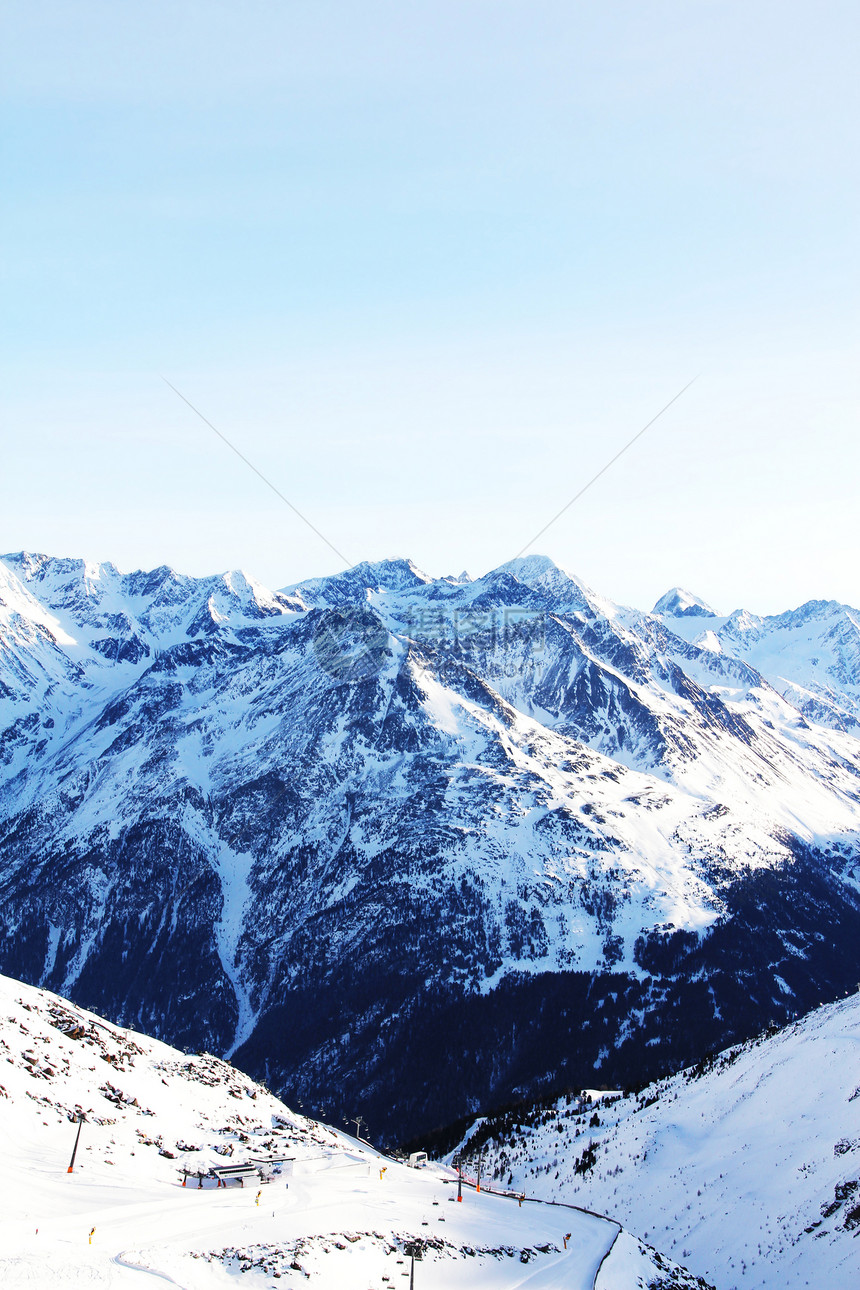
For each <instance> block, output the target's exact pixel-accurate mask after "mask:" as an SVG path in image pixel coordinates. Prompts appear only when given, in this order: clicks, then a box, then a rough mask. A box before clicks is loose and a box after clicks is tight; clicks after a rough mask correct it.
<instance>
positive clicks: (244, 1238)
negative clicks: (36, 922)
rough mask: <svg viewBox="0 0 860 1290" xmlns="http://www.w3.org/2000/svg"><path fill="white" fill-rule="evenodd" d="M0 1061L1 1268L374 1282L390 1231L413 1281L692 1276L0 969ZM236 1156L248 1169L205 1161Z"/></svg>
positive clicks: (65, 1279)
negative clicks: (417, 1250)
mask: <svg viewBox="0 0 860 1290" xmlns="http://www.w3.org/2000/svg"><path fill="white" fill-rule="evenodd" d="M0 1079H2V1082H0V1125H2V1130H3V1169H2V1174H0V1212H1V1213H2V1217H3V1240H2V1244H0V1283H2V1285H3V1286H18V1285H20V1286H36V1287H39V1286H57V1285H61V1286H66V1285H68V1286H79V1285H86V1286H90V1285H95V1286H134V1285H144V1284H146V1281H144V1280H143V1277H144V1276H146V1277H148V1278H149V1280H150V1283H151V1284H154V1283H155V1281H160V1282H166V1283H168V1284H171V1285H178V1286H182V1287H185V1288H186V1290H210V1288H211V1290H215V1288H217V1287H219V1286H225V1287H226V1286H228V1285H235V1284H236V1282H237V1277H238V1278H239V1280H240V1281H241V1283H242V1284H243V1285H247V1286H248V1287H249V1290H254V1287H260V1290H262V1288H263V1287H274V1286H276V1285H278V1286H283V1287H298V1286H305V1285H311V1286H319V1287H320V1290H325V1288H326V1287H329V1288H330V1290H343V1287H350V1286H355V1287H359V1286H360V1287H375V1286H378V1287H380V1288H381V1287H382V1285H383V1284H384V1283H385V1282H388V1283H389V1284H403V1283H404V1279H405V1278H406V1276H407V1273H408V1266H409V1260H408V1259H407V1257H406V1253H405V1247H406V1245H407V1244H408V1243H411V1244H412V1245H414V1244H416V1243H417V1244H418V1245H419V1246H420V1247H421V1253H422V1256H423V1257H422V1258H421V1259H420V1261H419V1262H418V1264H417V1270H416V1284H417V1285H420V1286H421V1287H427V1288H428V1290H432V1288H433V1287H437V1288H438V1290H442V1288H443V1287H445V1288H446V1290H447V1288H449V1287H450V1288H452V1290H456V1288H457V1287H464V1288H465V1287H467V1286H471V1285H474V1283H475V1281H476V1279H478V1280H480V1284H481V1285H482V1286H486V1287H488V1288H490V1290H492V1288H495V1290H514V1287H526V1286H527V1287H529V1288H530V1290H553V1288H554V1287H558V1286H562V1285H563V1286H564V1287H566V1288H567V1290H592V1287H596V1290H635V1288H636V1287H642V1286H644V1285H645V1284H646V1283H647V1284H656V1283H657V1281H658V1279H659V1284H660V1285H661V1286H663V1287H666V1290H669V1288H670V1287H677V1288H678V1290H682V1288H689V1290H692V1288H693V1287H694V1286H695V1285H696V1284H698V1283H697V1282H696V1281H695V1280H694V1279H693V1278H692V1277H690V1276H689V1275H688V1274H686V1273H685V1272H684V1271H683V1270H682V1269H680V1268H678V1267H676V1266H675V1265H674V1264H672V1263H671V1262H670V1261H668V1260H665V1259H663V1258H662V1257H661V1256H659V1255H657V1254H656V1253H655V1252H654V1251H653V1250H650V1249H649V1248H648V1247H646V1246H644V1245H643V1244H642V1242H640V1241H638V1240H636V1239H635V1238H633V1237H631V1236H629V1235H628V1234H627V1233H622V1234H619V1232H618V1225H617V1223H615V1222H612V1221H610V1220H607V1219H603V1218H600V1217H598V1216H595V1215H589V1214H586V1213H583V1212H575V1211H572V1210H560V1209H553V1208H551V1207H549V1206H546V1205H541V1204H533V1203H529V1204H526V1205H524V1206H520V1205H518V1204H517V1203H516V1201H513V1200H510V1199H506V1198H503V1197H492V1196H481V1197H478V1196H477V1195H476V1194H473V1193H471V1192H468V1191H467V1194H466V1197H465V1200H464V1202H463V1203H462V1204H457V1203H456V1200H455V1199H454V1196H455V1190H454V1187H453V1182H452V1174H451V1171H449V1170H445V1169H444V1168H438V1167H431V1168H428V1169H426V1170H423V1171H416V1170H410V1169H408V1168H407V1167H406V1166H405V1165H403V1164H401V1163H398V1162H396V1161H394V1160H391V1159H388V1158H386V1157H384V1156H381V1155H380V1154H379V1153H378V1152H376V1151H375V1150H374V1149H373V1148H372V1147H369V1146H368V1145H367V1144H365V1143H362V1142H359V1141H358V1140H356V1139H352V1138H349V1137H348V1136H347V1135H345V1134H343V1133H338V1132H336V1131H335V1130H333V1129H331V1128H328V1127H326V1126H324V1125H319V1124H316V1123H314V1122H313V1121H312V1120H308V1119H306V1118H304V1117H303V1116H297V1115H294V1114H293V1113H292V1112H290V1111H289V1110H288V1109H287V1108H286V1107H285V1106H284V1105H283V1104H282V1103H281V1102H279V1101H278V1100H277V1099H276V1098H274V1097H273V1096H272V1095H271V1094H270V1093H268V1092H267V1091H266V1090H265V1089H263V1088H262V1087H260V1086H259V1085H256V1084H254V1083H253V1082H252V1081H250V1080H249V1079H248V1078H247V1077H246V1076H244V1075H242V1074H241V1073H240V1072H238V1071H236V1070H234V1069H233V1068H232V1067H230V1066H228V1065H227V1064H226V1063H224V1062H221V1061H219V1060H218V1059H216V1058H213V1057H210V1056H208V1055H205V1054H198V1055H196V1056H189V1055H187V1054H184V1053H182V1052H179V1051H178V1050H176V1049H171V1048H169V1047H167V1046H166V1045H165V1044H162V1043H159V1042H158V1041H154V1040H151V1039H147V1038H146V1037H145V1036H142V1035H139V1034H135V1033H133V1032H129V1031H123V1030H119V1029H117V1028H115V1027H113V1026H111V1025H108V1024H107V1023H105V1022H104V1021H102V1020H101V1019H99V1018H98V1017H96V1016H94V1015H93V1014H92V1013H88V1012H84V1011H83V1010H81V1009H78V1008H75V1007H74V1006H73V1005H71V1004H69V1003H68V1002H67V1001H65V1000H63V999H60V998H59V997H58V996H56V995H52V994H49V993H47V992H44V991H40V990H36V989H33V988H31V987H28V986H25V985H22V984H20V983H18V982H15V981H12V980H10V979H9V978H5V977H4V978H0ZM80 1110H83V1111H84V1112H85V1114H86V1120H85V1121H84V1123H83V1124H82V1128H81V1139H80V1144H79V1147H78V1151H77V1156H76V1160H75V1167H74V1172H72V1173H69V1172H67V1170H68V1162H69V1159H70V1154H71V1150H72V1146H73V1143H74V1140H75V1134H76V1132H77V1125H76V1123H75V1122H74V1121H75V1117H76V1115H77V1114H78V1112H79V1111H80ZM251 1160H257V1161H258V1162H261V1169H262V1172H263V1175H264V1176H265V1181H263V1180H262V1179H261V1178H259V1177H256V1178H253V1179H252V1178H249V1179H248V1180H247V1183H246V1184H245V1185H243V1186H240V1185H239V1184H237V1183H236V1181H235V1180H234V1181H232V1182H230V1183H228V1184H227V1186H226V1187H224V1188H218V1187H216V1186H215V1185H214V1179H213V1178H212V1177H211V1176H209V1175H210V1171H211V1170H212V1168H213V1167H214V1166H223V1165H225V1164H230V1165H235V1164H240V1163H242V1162H247V1161H251ZM186 1170H187V1171H188V1172H189V1176H188V1181H187V1183H186V1185H185V1186H184V1187H183V1186H182V1185H181V1181H180V1179H181V1177H182V1176H184V1175H185V1171H186ZM195 1175H196V1176H195ZM201 1184H202V1185H201ZM568 1232H569V1233H570V1240H569V1242H568V1248H567V1249H565V1247H564V1240H563V1238H564V1236H565V1234H566V1233H568Z"/></svg>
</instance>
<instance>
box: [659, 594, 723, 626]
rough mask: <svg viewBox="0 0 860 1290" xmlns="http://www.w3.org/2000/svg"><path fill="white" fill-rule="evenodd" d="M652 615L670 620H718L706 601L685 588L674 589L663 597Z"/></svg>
mask: <svg viewBox="0 0 860 1290" xmlns="http://www.w3.org/2000/svg"><path fill="white" fill-rule="evenodd" d="M651 612H652V614H665V615H666V617H668V618H716V617H717V614H716V612H715V611H714V610H713V609H712V608H711V606H710V605H709V604H708V603H707V601H706V600H702V598H701V597H700V596H695V595H693V593H692V591H685V590H684V588H683V587H673V588H672V589H671V591H667V592H666V594H665V596H661V597H660V599H659V600H658V601H657V603H656V605H655V606H654V608H653V609H652V610H651Z"/></svg>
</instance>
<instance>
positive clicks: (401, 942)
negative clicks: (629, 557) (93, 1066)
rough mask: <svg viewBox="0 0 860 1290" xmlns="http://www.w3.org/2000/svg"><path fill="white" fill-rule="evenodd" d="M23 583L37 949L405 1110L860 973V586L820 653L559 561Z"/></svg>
mask: <svg viewBox="0 0 860 1290" xmlns="http://www.w3.org/2000/svg"><path fill="white" fill-rule="evenodd" d="M0 579H2V582H0V786H2V793H0V884H2V894H3V900H2V903H0V967H2V968H3V969H4V970H6V971H8V972H12V973H15V974H16V975H19V976H21V977H24V978H26V979H27V980H29V981H31V982H34V983H39V984H43V985H46V986H49V987H50V988H54V989H57V990H59V991H61V992H64V993H67V994H70V995H71V996H72V997H74V998H75V999H76V1000H77V1001H78V1002H81V1003H84V1004H87V1005H89V1006H92V1007H94V1008H98V1009H99V1010H100V1011H102V1012H104V1013H106V1014H108V1015H110V1016H111V1017H113V1018H114V1019H115V1020H117V1021H120V1022H122V1023H123V1024H128V1025H134V1026H136V1027H139V1028H141V1029H146V1030H148V1031H151V1032H153V1033H156V1034H158V1035H159V1036H161V1037H163V1038H167V1039H170V1040H172V1041H173V1042H179V1043H183V1044H187V1045H191V1046H199V1045H202V1046H205V1047H207V1048H209V1049H212V1050H213V1051H217V1052H219V1053H222V1054H233V1055H235V1058H236V1060H237V1061H238V1062H239V1063H240V1064H242V1065H244V1066H245V1068H247V1069H249V1070H251V1071H253V1072H254V1073H255V1074H256V1075H257V1076H258V1077H262V1078H265V1079H266V1080H267V1082H268V1083H270V1084H271V1085H272V1086H273V1087H276V1088H278V1089H279V1090H280V1091H281V1092H282V1093H284V1094H285V1095H286V1096H287V1097H288V1099H291V1100H293V1101H295V1100H297V1099H298V1098H302V1099H303V1100H304V1101H305V1103H306V1105H308V1106H309V1107H310V1106H314V1107H315V1108H316V1109H317V1110H320V1109H322V1108H326V1109H327V1110H329V1111H330V1112H331V1113H335V1112H337V1113H340V1112H343V1111H349V1112H353V1111H356V1110H360V1111H362V1112H363V1113H365V1114H366V1115H367V1116H368V1117H370V1118H371V1119H372V1121H373V1123H374V1124H375V1125H376V1126H377V1128H378V1131H379V1132H381V1133H385V1134H387V1135H389V1137H391V1136H393V1135H398V1136H406V1135H407V1134H409V1133H415V1132H418V1131H420V1130H421V1129H422V1128H425V1127H430V1126H432V1125H434V1124H439V1123H445V1122H449V1121H450V1120H452V1119H454V1118H455V1117H456V1116H457V1115H459V1114H464V1113H466V1112H468V1111H470V1110H473V1109H475V1108H477V1107H480V1106H487V1105H492V1104H493V1103H497V1102H499V1101H500V1100H502V1099H503V1098H505V1097H509V1096H517V1095H521V1094H523V1093H526V1092H532V1093H533V1092H536V1091H537V1090H540V1089H543V1088H546V1087H553V1086H557V1085H558V1084H559V1083H563V1082H564V1081H565V1080H567V1081H569V1082H572V1083H582V1082H585V1080H586V1077H587V1079H588V1080H594V1079H596V1081H597V1082H605V1081H609V1082H615V1081H624V1080H632V1079H641V1078H645V1077H648V1076H650V1075H656V1074H660V1073H663V1072H665V1071H666V1070H667V1069H668V1068H673V1069H674V1068H677V1067H678V1066H679V1065H681V1064H683V1063H685V1062H689V1061H693V1060H696V1059H697V1058H698V1057H700V1056H701V1055H702V1053H704V1052H706V1051H709V1050H710V1049H713V1048H715V1047H717V1046H719V1045H721V1044H725V1043H728V1042H732V1041H734V1040H737V1039H740V1038H743V1037H745V1036H747V1035H749V1034H751V1033H754V1032H755V1031H756V1030H758V1029H760V1028H761V1026H763V1025H765V1024H767V1023H768V1022H770V1021H772V1020H774V1019H783V1018H785V1017H787V1016H788V1015H790V1014H792V1013H799V1012H802V1011H804V1010H806V1009H808V1008H809V1007H811V1006H813V1005H814V1004H815V1003H817V1002H819V1001H820V1000H821V999H823V998H833V997H835V996H836V995H837V994H838V993H840V992H841V991H842V990H844V988H846V986H847V985H848V984H851V985H853V984H854V982H855V981H856V979H857V964H858V950H857V946H858V944H860V868H858V830H860V741H858V738H857V736H856V734H855V732H854V728H853V727H852V726H851V725H850V723H848V722H847V721H844V720H842V719H841V718H840V720H833V721H830V720H829V719H828V720H827V721H826V722H825V721H824V718H825V717H828V714H832V712H833V711H834V710H835V709H834V706H833V705H836V706H838V707H839V709H840V711H841V712H846V713H847V712H848V711H849V709H850V705H851V704H852V703H853V702H854V699H853V697H852V696H853V695H854V693H855V686H856V682H857V679H858V675H860V671H858V667H855V666H854V664H853V663H852V656H851V654H850V649H849V648H848V647H849V645H850V632H849V629H848V627H845V633H847V635H846V636H845V637H844V639H843V636H842V635H839V632H840V631H841V628H839V629H838V630H837V626H836V625H838V624H842V625H843V626H844V625H845V624H847V623H852V622H854V619H855V618H857V615H856V613H855V611H853V610H850V609H847V608H845V607H842V606H837V607H832V608H831V612H830V618H829V619H827V621H829V622H830V624H831V629H832V631H833V632H835V633H836V636H838V637H839V641H840V642H841V644H840V645H839V650H841V653H839V650H837V646H836V645H835V644H834V645H833V646H832V651H831V653H830V654H829V655H826V656H825V655H824V653H823V651H819V653H817V654H815V655H814V656H811V658H812V657H814V659H815V660H816V662H815V663H814V664H813V662H812V661H811V658H810V663H809V667H808V668H807V669H806V671H805V672H803V668H802V666H801V663H802V660H803V658H804V657H805V654H804V651H806V652H807V653H808V652H809V650H810V649H811V648H812V644H811V642H813V641H816V642H818V641H819V637H820V636H821V634H822V633H823V632H825V630H826V628H825V625H824V623H825V618H826V617H827V616H826V615H825V617H824V618H822V617H821V616H819V617H817V618H815V617H814V616H813V617H812V618H811V617H810V616H809V614H807V613H806V612H805V610H800V611H797V619H798V630H797V633H796V634H792V632H791V631H790V630H789V628H788V627H787V626H784V628H781V629H780V631H779V632H777V631H776V629H775V628H773V623H774V622H775V620H757V621H758V622H759V627H758V628H755V629H752V628H751V629H750V632H749V633H747V634H745V631H746V629H744V631H741V630H740V628H739V627H738V622H739V619H738V618H737V616H733V618H732V620H726V621H725V622H723V620H719V619H712V618H707V619H705V618H701V617H697V616H693V617H690V616H686V615H681V616H680V617H672V616H670V615H653V614H652V615H646V614H642V613H639V612H638V611H636V610H633V609H627V608H624V607H621V606H618V605H615V604H613V603H612V602H610V601H608V600H606V599H605V598H603V597H600V596H599V595H597V594H596V593H594V592H593V591H592V590H591V589H590V588H588V587H587V586H585V584H583V583H582V582H580V581H579V580H578V579H576V578H574V577H572V576H570V575H568V574H567V573H565V572H564V571H563V570H562V569H559V568H558V567H557V566H556V565H554V564H553V563H552V562H551V561H550V560H547V559H546V558H544V557H528V558H526V559H519V560H514V561H511V562H509V563H508V564H506V565H502V566H501V567H500V568H498V569H496V570H493V571H492V572H490V573H489V574H487V575H485V576H484V577H482V578H478V579H475V580H469V579H468V578H467V577H464V576H461V577H459V578H441V579H432V578H429V577H428V576H427V575H426V574H423V573H421V572H420V571H419V570H417V569H416V568H415V567H414V566H413V565H411V564H410V563H409V562H408V561H405V560H391V561H385V562H382V563H380V564H375V565H360V566H356V567H355V568H354V569H351V570H348V571H347V572H346V573H344V574H340V575H336V576H334V577H331V578H326V579H314V580H312V581H309V582H305V583H300V584H298V585H296V586H294V587H290V588H287V589H285V590H284V591H282V592H270V591H268V590H266V589H265V588H263V587H261V586H260V585H259V584H258V583H256V582H255V581H254V580H253V579H251V578H248V577H246V576H245V575H243V574H238V573H233V574H225V575H223V576H220V577H212V578H205V579H194V578H187V577H182V576H180V575H178V574H175V573H174V572H173V571H171V570H169V569H166V568H163V569H159V570H156V571H154V572H152V573H147V574H144V573H135V574H130V575H123V574H120V573H119V572H118V571H117V570H116V569H115V568H114V567H113V566H111V565H88V564H86V563H85V562H83V561H75V560H58V559H51V558H48V557H45V556H31V555H27V554H20V555H16V556H7V557H5V559H4V560H3V561H2V562H0ZM806 608H807V609H808V607H806ZM823 612H824V611H822V613H823ZM788 617H789V616H786V619H787V618H788ZM721 623H722V624H723V625H722V626H721ZM731 623H734V626H733V627H732V628H731V631H730V630H729V626H730V624H731ZM692 624H695V625H696V626H697V627H698V629H699V630H701V628H702V627H703V626H705V627H709V630H710V631H711V632H712V633H713V634H714V636H715V639H717V641H718V645H717V646H716V647H715V646H714V644H713V641H711V640H710V638H708V640H706V641H704V642H699V643H697V642H696V640H695V639H692V638H690V637H691V631H692V628H691V625H692ZM762 624H765V625H766V626H767V625H768V624H770V626H767V631H766V632H765V634H764V635H762V634H761V633H762V632H763V631H764V630H765V629H764V627H762ZM803 624H805V625H803ZM810 624H812V626H810ZM732 632H734V635H732ZM757 633H758V634H757ZM816 633H817V635H816ZM765 639H766V640H767V642H768V644H767V646H766V647H765V645H763V644H762V641H764V640H765ZM732 642H734V643H732ZM730 645H731V648H730ZM815 648H816V649H818V648H819V646H818V644H816V645H815ZM756 651H758V653H756ZM767 651H770V652H769V653H767ZM837 653H838V656H839V659H840V660H841V664H840V666H841V667H842V671H840V670H839V668H837V667H836V664H835V662H834V660H835V659H836V658H837ZM747 655H749V657H747ZM765 655H766V657H765ZM751 660H754V661H755V662H756V663H760V664H761V668H759V667H758V666H755V665H754V662H753V661H751ZM765 663H766V664H767V666H765ZM789 664H790V665H791V667H793V668H794V669H795V674H797V675H800V673H801V672H802V673H803V677H802V679H803V682H804V685H805V688H806V691H807V692H808V693H809V694H811V693H812V692H813V690H814V688H815V686H816V685H817V684H818V681H816V676H818V675H819V674H818V673H817V672H816V671H815V669H816V667H817V668H819V670H820V669H821V668H825V667H826V668H827V669H829V670H828V671H827V675H828V677H829V678H830V679H829V681H828V684H829V685H830V686H831V692H832V695H833V696H835V697H834V698H833V700H832V703H831V707H830V708H826V705H824V706H825V709H826V710H825V711H824V712H823V716H822V721H821V722H818V721H816V720H814V719H812V718H811V717H810V715H809V714H808V712H807V713H805V712H804V711H801V707H800V706H798V705H797V704H796V703H794V702H792V700H791V694H790V693H789V694H788V697H785V694H784V693H783V692H782V691H783V690H785V689H786V686H785V684H784V674H787V673H788V672H789V671H790V667H789ZM858 666H860V665H858ZM799 683H800V682H798V684H799ZM786 692H787V691H786ZM822 703H823V701H822ZM801 706H802V705H801ZM595 1072H596V1075H595ZM316 1099H319V1100H316Z"/></svg>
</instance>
